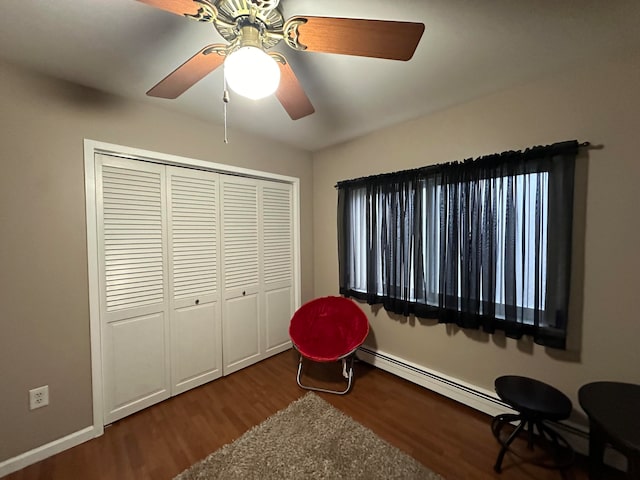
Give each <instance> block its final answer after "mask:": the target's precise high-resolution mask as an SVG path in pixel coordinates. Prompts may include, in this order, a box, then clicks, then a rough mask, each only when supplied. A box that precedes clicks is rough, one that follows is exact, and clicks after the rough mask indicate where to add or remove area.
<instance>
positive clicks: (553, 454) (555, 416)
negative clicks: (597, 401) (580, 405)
mask: <svg viewBox="0 0 640 480" xmlns="http://www.w3.org/2000/svg"><path fill="white" fill-rule="evenodd" d="M495 388H496V393H497V394H498V396H499V397H500V399H501V400H503V401H504V402H506V403H508V404H509V406H511V407H512V408H513V409H514V410H516V411H517V412H518V413H517V414H511V413H505V414H502V415H498V416H496V417H494V419H493V422H492V424H491V430H492V432H493V435H494V436H495V437H496V439H497V440H498V442H499V443H500V445H501V446H502V448H500V453H499V454H498V458H497V459H496V463H495V465H494V467H493V468H494V470H495V471H496V472H498V473H499V472H500V471H502V460H503V459H504V455H505V453H506V452H507V450H509V446H510V445H511V443H512V442H513V441H514V440H515V439H516V437H517V436H518V434H519V433H521V432H523V433H525V434H526V438H527V448H528V450H529V451H533V450H534V447H538V449H539V450H540V451H541V452H542V453H544V454H545V455H544V456H543V457H541V458H540V459H536V457H532V458H525V459H526V460H528V461H532V462H534V463H536V464H538V465H541V466H543V467H547V468H566V467H568V466H569V465H570V464H571V463H573V456H574V454H573V449H572V448H571V446H570V445H569V444H568V443H567V441H566V440H565V439H564V438H562V436H561V435H560V434H559V433H557V432H556V431H555V430H553V429H551V428H549V427H548V426H547V425H545V421H547V420H550V421H559V420H564V419H566V418H569V415H570V414H571V410H572V405H571V400H569V398H568V397H567V396H566V395H565V394H564V393H562V392H561V391H559V390H557V389H555V388H553V387H552V386H550V385H547V384H546V383H543V382H540V381H538V380H534V379H532V378H527V377H519V376H515V375H507V376H503V377H499V378H497V379H496V381H495ZM512 422H519V423H518V424H517V425H516V426H515V428H514V429H513V431H512V432H511V433H510V434H508V435H501V432H502V430H503V428H504V427H505V425H508V424H510V423H512ZM536 430H537V434H536ZM511 451H512V452H513V453H516V454H518V453H517V452H514V451H513V450H511ZM520 456H521V457H523V456H522V455H520ZM523 458H524V457H523Z"/></svg>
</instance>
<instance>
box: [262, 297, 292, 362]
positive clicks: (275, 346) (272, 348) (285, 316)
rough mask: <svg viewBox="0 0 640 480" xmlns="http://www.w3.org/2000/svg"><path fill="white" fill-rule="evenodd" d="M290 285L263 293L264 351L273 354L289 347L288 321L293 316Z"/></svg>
mask: <svg viewBox="0 0 640 480" xmlns="http://www.w3.org/2000/svg"><path fill="white" fill-rule="evenodd" d="M292 290H293V289H292V288H291V287H285V288H280V289H276V290H270V291H268V292H266V293H265V324H266V342H265V343H266V345H265V347H266V353H267V355H275V354H276V353H279V352H282V351H284V350H287V349H288V348H290V347H291V341H290V339H289V323H290V321H291V317H292V316H293V292H292Z"/></svg>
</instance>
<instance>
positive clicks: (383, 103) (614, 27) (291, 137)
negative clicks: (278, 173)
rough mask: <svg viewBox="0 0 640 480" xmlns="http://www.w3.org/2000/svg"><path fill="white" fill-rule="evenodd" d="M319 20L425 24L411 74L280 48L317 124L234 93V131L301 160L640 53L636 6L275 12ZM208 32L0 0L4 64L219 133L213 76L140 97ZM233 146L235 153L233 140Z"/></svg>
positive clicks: (384, 5)
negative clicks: (282, 147) (283, 147)
mask: <svg viewBox="0 0 640 480" xmlns="http://www.w3.org/2000/svg"><path fill="white" fill-rule="evenodd" d="M281 10H282V12H283V14H284V17H285V19H286V18H289V17H290V16H293V15H317V16H336V17H353V18H370V19H381V20H404V21H414V22H415V21H417V22H422V23H424V24H425V26H426V30H425V33H424V35H423V37H422V40H421V42H420V44H419V45H418V49H417V51H416V53H415V55H414V57H413V58H412V59H411V60H410V61H408V62H399V61H392V60H380V59H369V58H359V57H351V56H343V55H331V54H323V53H304V52H295V51H292V50H290V49H288V47H286V46H285V45H283V44H282V42H281V44H280V45H278V46H276V47H275V50H278V51H280V52H282V53H284V54H285V55H286V57H287V59H288V60H289V62H290V63H291V65H292V66H293V68H294V70H295V72H296V75H297V76H298V79H299V80H300V82H301V84H302V85H303V87H304V88H305V90H306V92H307V95H308V96H309V98H310V99H311V102H312V103H313V104H314V106H315V109H316V113H315V114H313V115H311V116H309V117H306V118H303V119H301V120H297V121H292V120H291V119H290V118H289V117H288V115H287V114H286V112H285V111H284V110H283V108H282V107H281V106H280V104H279V103H278V102H277V100H276V99H275V97H272V98H267V99H264V100H259V101H255V102H254V101H250V100H246V99H243V98H241V97H238V96H237V95H233V94H232V97H231V103H230V104H229V110H228V121H229V125H230V127H232V128H233V129H234V130H236V131H237V129H242V130H245V131H250V132H255V133H258V134H260V135H263V136H266V137H270V138H273V139H277V140H280V141H282V142H285V143H288V144H291V145H294V146H297V147H301V148H303V149H306V150H311V151H313V150H318V149H320V148H323V147H326V146H329V145H333V144H336V143H339V142H341V141H345V140H348V139H351V138H354V137H357V136H360V135H363V134H365V133H368V132H371V131H373V130H376V129H378V128H381V127H384V126H388V125H391V124H394V123H399V122H401V121H404V120H408V119H411V118H415V117H418V116H421V115H424V114H428V113H430V112H434V111H436V110H440V109H443V108H446V107H449V106H452V105H455V104H458V103H461V102H464V101H467V100H470V99H473V98H477V97H479V96H482V95H485V94H487V93H490V92H494V91H498V90H501V89H504V88H507V87H510V86H514V85H517V84H521V83H525V82H527V81H530V80H533V79H536V78H539V77H542V76H545V75H548V74H551V73H553V72H557V71H560V70H563V69H568V68H573V67H577V66H580V65H585V64H586V65H591V66H592V67H593V68H594V69H597V68H598V64H599V62H601V61H604V60H606V59H607V58H609V57H612V56H623V55H629V54H632V53H637V52H640V26H639V25H640V1H639V0H608V1H605V0H519V1H516V0H474V1H472V0H395V1H394V0H387V1H385V0H322V1H320V0H282V1H281ZM219 42H223V40H222V39H221V37H220V36H219V35H218V33H217V32H216V31H215V29H214V28H213V27H212V26H211V25H209V24H205V23H199V22H195V21H192V20H189V19H186V18H182V17H180V16H177V15H173V14H171V13H167V12H164V11H161V10H158V9H155V8H153V7H150V6H148V5H145V4H142V3H139V2H137V1H135V0H54V1H51V0H2V1H0V58H3V59H5V60H7V61H9V62H11V63H17V64H20V65H23V66H26V67H28V68H31V69H34V70H37V71H39V72H43V73H46V74H49V75H53V76H55V77H60V78H63V79H66V80H69V81H72V82H76V83H79V84H82V85H86V86H90V87H93V88H96V89H100V90H104V91H106V92H111V93H114V94H117V95H121V96H125V97H128V98H133V99H138V100H143V101H146V102H151V103H153V104H155V105H161V106H165V107H166V108H172V109H176V110H180V111H183V112H189V113H192V114H194V115H196V116H198V117H201V118H205V119H207V120H210V121H211V122H214V123H217V124H221V123H222V101H221V97H222V69H218V70H217V71H215V72H213V73H212V74H210V75H209V76H208V77H206V78H205V79H204V80H202V81H201V82H199V83H198V84H196V85H195V86H194V87H193V88H191V89H190V90H188V91H187V92H186V93H185V94H183V95H182V96H181V97H179V98H178V99H177V100H164V99H158V98H150V97H147V96H146V95H145V92H146V91H147V90H148V89H149V88H150V87H152V86H153V85H155V84H156V83H157V82H158V81H159V80H161V79H162V78H163V77H164V76H166V75H167V74H168V73H170V72H171V71H172V70H173V69H174V68H176V67H177V66H178V65H180V64H181V63H182V62H184V61H185V60H186V59H188V58H189V57H191V56H192V55H193V54H195V53H196V52H197V51H199V50H200V49H201V48H202V47H203V46H205V45H208V44H211V43H219ZM231 141H234V139H233V138H232V139H231Z"/></svg>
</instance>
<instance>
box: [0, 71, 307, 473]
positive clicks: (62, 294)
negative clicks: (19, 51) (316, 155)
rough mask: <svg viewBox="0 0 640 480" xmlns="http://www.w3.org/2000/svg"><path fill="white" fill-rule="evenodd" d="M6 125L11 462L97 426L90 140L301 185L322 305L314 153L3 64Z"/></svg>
mask: <svg viewBox="0 0 640 480" xmlns="http://www.w3.org/2000/svg"><path fill="white" fill-rule="evenodd" d="M0 119H1V123H0V166H1V170H0V229H1V230H0V268H1V273H0V463H1V462H2V461H3V460H6V459H8V458H12V457H14V456H16V455H18V454H20V453H23V452H26V451H28V450H30V449H33V448H35V447H37V446H40V445H42V444H45V443H48V442H50V441H53V440H55V439H58V438H60V437H62V436H64V435H67V434H70V433H72V432H75V431H77V430H79V429H81V428H83V427H87V426H90V425H91V424H92V410H91V383H90V382H91V365H90V356H89V355H90V348H89V306H88V283H87V259H86V254H87V253H86V226H85V198H84V165H83V161H84V160H83V139H84V138H90V139H93V140H99V141H103V142H110V143H116V144H120V145H126V146H131V147H137V148H142V149H147V150H152V151H159V152H164V153H170V154H175V155H181V156H186V157H191V158H197V159H202V160H210V161H213V162H217V163H223V164H228V165H236V166H241V167H246V168H252V169H256V170H262V171H267V172H273V173H279V174H284V175H290V176H294V177H298V178H300V192H301V221H302V224H301V245H302V252H301V259H302V299H303V301H306V300H308V299H310V298H311V297H312V295H313V267H312V264H313V262H312V253H313V252H312V248H313V247H312V245H313V238H312V234H311V233H312V223H311V217H312V188H313V185H312V166H311V155H310V154H309V153H306V152H304V151H302V150H298V149H294V148H290V147H287V146H284V145H282V144H279V143H276V142H273V141H269V140H264V139H259V138H257V137H256V136H255V135H243V134H242V133H241V132H237V131H231V132H230V138H231V143H230V144H229V145H224V144H223V143H222V138H223V137H222V135H223V133H222V130H221V128H219V127H217V126H215V125H211V124H207V123H204V122H202V121H199V120H195V119H193V118H190V117H186V116H183V115H179V114H176V113H171V112H169V111H168V110H165V109H161V108H156V107H155V106H149V105H147V104H144V103H137V102H132V101H129V100H124V99H120V98H115V97H112V96H109V95H105V94H101V93H98V92H95V91H92V90H90V89H85V88H82V87H78V86H74V85H71V84H68V83H65V82H60V81H55V80H51V79H47V78H44V77H40V76H38V75H34V74H31V73H27V72H25V71H23V70H20V69H17V68H15V67H12V66H9V65H7V64H2V63H0ZM44 384H48V385H49V389H50V397H51V404H50V406H48V407H46V408H42V409H39V410H34V411H32V412H31V411H29V409H28V393H27V392H28V390H29V389H31V388H34V387H37V386H40V385H44Z"/></svg>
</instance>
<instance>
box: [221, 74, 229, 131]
mask: <svg viewBox="0 0 640 480" xmlns="http://www.w3.org/2000/svg"><path fill="white" fill-rule="evenodd" d="M223 78H224V80H223V82H224V90H223V92H222V111H223V113H224V143H229V139H228V138H227V104H228V103H229V90H227V79H226V77H224V75H223Z"/></svg>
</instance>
